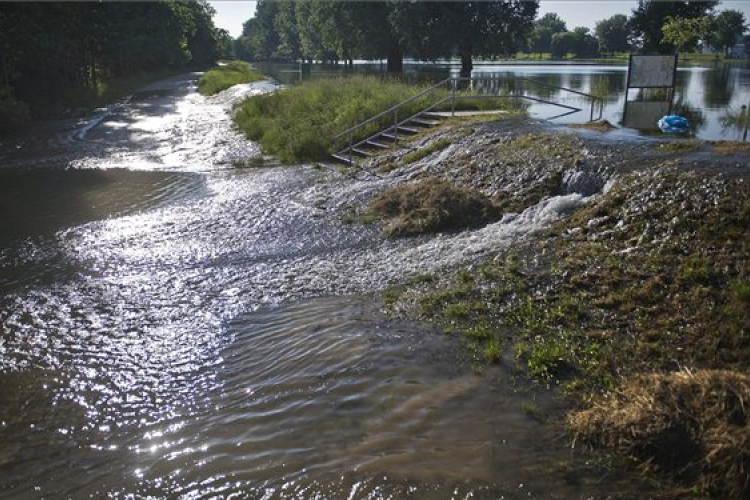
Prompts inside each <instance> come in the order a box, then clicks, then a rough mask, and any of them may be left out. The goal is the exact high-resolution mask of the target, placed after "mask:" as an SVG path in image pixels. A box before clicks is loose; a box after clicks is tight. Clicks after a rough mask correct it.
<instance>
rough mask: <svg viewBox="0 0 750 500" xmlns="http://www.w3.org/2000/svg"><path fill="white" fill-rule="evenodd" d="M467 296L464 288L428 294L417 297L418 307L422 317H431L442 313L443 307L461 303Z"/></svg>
mask: <svg viewBox="0 0 750 500" xmlns="http://www.w3.org/2000/svg"><path fill="white" fill-rule="evenodd" d="M468 296H469V291H468V290H467V289H465V288H448V289H446V290H441V291H439V292H435V293H428V294H425V295H422V296H421V297H419V300H418V305H419V310H420V313H421V315H422V316H427V317H431V316H433V315H434V314H436V313H440V312H443V311H444V309H445V307H446V306H448V305H450V304H454V303H458V302H462V301H463V300H465V299H466V298H467V297H468Z"/></svg>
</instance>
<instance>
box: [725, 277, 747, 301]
mask: <svg viewBox="0 0 750 500" xmlns="http://www.w3.org/2000/svg"><path fill="white" fill-rule="evenodd" d="M729 290H730V292H731V293H732V298H733V299H735V300H737V301H739V302H744V303H746V304H748V306H750V283H748V282H742V281H736V282H734V283H732V284H731V285H730V287H729Z"/></svg>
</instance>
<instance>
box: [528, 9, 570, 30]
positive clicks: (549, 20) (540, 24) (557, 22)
mask: <svg viewBox="0 0 750 500" xmlns="http://www.w3.org/2000/svg"><path fill="white" fill-rule="evenodd" d="M534 27H535V28H542V29H549V30H550V32H552V34H555V33H563V32H565V31H568V27H567V25H566V24H565V21H563V20H562V19H561V18H560V16H558V15H557V14H555V13H554V12H548V13H546V14H544V15H543V16H542V17H540V18H539V19H537V20H536V21H535V22H534Z"/></svg>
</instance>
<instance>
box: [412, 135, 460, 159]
mask: <svg viewBox="0 0 750 500" xmlns="http://www.w3.org/2000/svg"><path fill="white" fill-rule="evenodd" d="M450 145H451V141H450V140H449V139H447V138H445V137H443V138H440V139H438V140H437V141H435V142H433V143H432V144H430V145H429V146H427V147H425V148H422V149H417V150H416V151H412V152H411V153H409V154H407V155H405V156H404V157H403V159H402V161H403V164H404V165H408V164H410V163H414V162H417V161H419V160H421V159H423V158H426V157H428V156H430V155H431V154H432V153H436V152H437V151H440V150H442V149H445V148H447V147H448V146H450Z"/></svg>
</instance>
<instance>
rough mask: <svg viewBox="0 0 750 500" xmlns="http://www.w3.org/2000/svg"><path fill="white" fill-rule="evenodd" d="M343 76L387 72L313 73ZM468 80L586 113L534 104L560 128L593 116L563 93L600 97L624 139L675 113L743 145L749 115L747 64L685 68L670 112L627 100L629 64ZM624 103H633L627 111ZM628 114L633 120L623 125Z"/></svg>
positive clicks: (494, 72)
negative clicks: (488, 81)
mask: <svg viewBox="0 0 750 500" xmlns="http://www.w3.org/2000/svg"><path fill="white" fill-rule="evenodd" d="M262 68H263V70H264V71H266V72H267V73H268V74H272V75H274V76H275V77H276V78H278V79H279V80H280V81H283V82H287V83H293V82H296V81H299V72H298V66H295V65H291V64H266V65H262ZM459 70H460V66H459V65H455V64H440V63H436V64H416V63H415V64H406V66H405V75H406V77H407V78H411V79H414V80H417V81H431V82H438V81H440V80H441V79H443V78H447V77H449V76H454V77H456V76H459ZM345 71H357V72H372V73H378V74H379V73H382V72H383V71H384V67H383V66H382V65H379V64H372V63H367V62H364V61H362V62H360V63H359V64H356V65H355V67H354V70H348V69H344V68H341V67H330V66H314V67H313V70H312V73H311V75H312V76H313V77H324V76H335V75H338V74H341V73H343V72H345ZM471 76H472V78H482V77H493V78H499V79H500V80H501V81H502V82H505V84H506V85H507V87H508V89H517V90H519V91H521V92H522V93H524V94H526V95H529V96H532V97H535V98H541V99H544V100H546V101H549V102H552V103H558V104H562V105H565V106H572V107H575V108H579V109H581V111H580V112H575V113H569V112H570V110H569V109H567V108H562V107H556V106H553V105H549V104H539V103H531V105H530V108H529V113H530V114H531V116H533V117H537V118H541V119H553V121H554V122H555V123H560V124H578V123H585V122H586V121H588V120H589V119H590V118H591V116H592V115H591V102H590V100H589V99H588V98H586V97H582V96H580V95H577V94H575V93H573V92H569V91H568V90H562V89H569V90H573V91H576V92H584V93H587V94H591V95H594V96H597V97H599V98H601V99H602V100H603V108H602V112H601V118H602V119H605V120H608V121H609V122H610V123H612V124H614V125H617V126H619V127H622V130H621V133H622V134H623V135H625V136H627V135H640V134H646V135H652V134H658V135H661V132H660V131H659V129H658V127H657V121H658V119H659V118H661V117H662V116H663V115H664V114H667V113H669V112H670V109H671V112H672V113H673V114H681V115H683V116H686V117H687V118H688V120H689V121H690V123H691V135H692V136H694V137H697V138H699V139H707V140H742V137H743V133H744V130H745V118H746V116H747V113H744V114H743V111H742V106H750V65H748V64H746V63H745V64H743V63H736V64H708V65H704V66H698V65H690V66H687V65H682V64H681V65H680V67H679V68H678V71H677V74H676V85H675V91H674V96H673V97H672V99H671V106H670V102H669V101H670V96H669V93H666V94H665V93H659V92H656V91H655V90H649V91H644V90H639V89H630V90H628V91H627V93H626V85H627V65H624V66H621V65H618V66H616V65H596V64H575V63H571V64H546V65H541V64H528V63H521V62H519V63H511V64H493V63H477V64H476V65H475V67H474V71H473V72H472V75H471ZM307 77H308V76H307V75H304V76H303V78H307ZM626 94H627V98H626ZM626 100H627V101H628V103H629V104H628V111H627V112H626V108H625V105H626ZM643 100H647V101H650V104H649V105H648V106H646V107H644V106H641V105H639V104H638V103H639V102H640V101H643ZM634 102H635V104H633V103H634ZM599 115H600V113H599V109H598V107H597V108H596V109H595V112H594V115H593V116H594V118H599ZM628 115H630V119H628V120H625V118H627V116H628ZM626 122H627V123H626Z"/></svg>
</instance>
